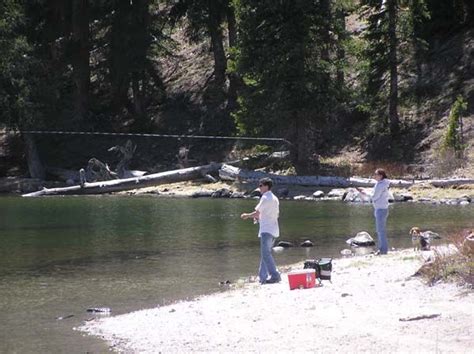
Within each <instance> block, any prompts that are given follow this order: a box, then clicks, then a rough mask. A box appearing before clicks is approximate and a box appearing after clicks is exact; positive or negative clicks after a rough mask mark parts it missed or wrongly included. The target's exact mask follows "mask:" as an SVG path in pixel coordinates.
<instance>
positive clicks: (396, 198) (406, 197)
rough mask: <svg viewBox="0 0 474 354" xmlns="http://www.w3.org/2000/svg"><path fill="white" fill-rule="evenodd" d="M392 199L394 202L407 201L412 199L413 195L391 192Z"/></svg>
mask: <svg viewBox="0 0 474 354" xmlns="http://www.w3.org/2000/svg"><path fill="white" fill-rule="evenodd" d="M393 200H394V201H395V202H408V201H409V200H413V196H412V195H411V194H409V193H393Z"/></svg>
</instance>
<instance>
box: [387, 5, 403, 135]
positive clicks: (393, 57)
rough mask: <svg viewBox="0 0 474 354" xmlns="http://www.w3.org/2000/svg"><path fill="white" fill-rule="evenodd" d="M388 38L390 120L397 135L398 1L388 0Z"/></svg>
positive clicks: (392, 129) (391, 126) (392, 131)
mask: <svg viewBox="0 0 474 354" xmlns="http://www.w3.org/2000/svg"><path fill="white" fill-rule="evenodd" d="M387 11H388V37H389V58H388V59H389V66H390V93H389V113H388V115H389V120H390V131H391V133H392V134H395V135H396V134H397V133H398V131H399V125H400V123H399V119H398V69H397V42H398V40H397V32H396V30H397V0H387Z"/></svg>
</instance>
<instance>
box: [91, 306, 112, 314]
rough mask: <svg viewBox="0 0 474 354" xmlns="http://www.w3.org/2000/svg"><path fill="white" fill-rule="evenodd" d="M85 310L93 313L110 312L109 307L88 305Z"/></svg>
mask: <svg viewBox="0 0 474 354" xmlns="http://www.w3.org/2000/svg"><path fill="white" fill-rule="evenodd" d="M87 312H93V313H110V312H112V310H111V309H110V307H90V308H88V309H87Z"/></svg>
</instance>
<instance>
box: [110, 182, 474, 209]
mask: <svg viewBox="0 0 474 354" xmlns="http://www.w3.org/2000/svg"><path fill="white" fill-rule="evenodd" d="M253 187H254V185H253V184H249V183H223V182H217V183H210V184H209V183H207V184H206V183H200V182H195V181H190V182H178V183H171V184H165V185H160V186H155V187H147V188H141V189H134V190H130V191H124V192H118V193H115V195H129V196H136V195H152V196H155V197H162V198H169V197H171V198H231V199H234V198H235V199H252V198H254V199H256V198H257V197H258V194H256V195H255V194H253V192H254V188H253ZM362 189H364V190H365V191H366V192H368V193H370V191H371V190H372V188H362ZM273 190H274V193H276V195H277V196H278V198H279V199H281V200H294V201H306V202H325V201H342V202H346V203H352V204H370V203H369V202H368V201H367V200H364V198H363V197H361V196H360V193H359V192H358V191H357V190H356V189H355V188H352V187H349V188H332V187H321V188H318V187H308V186H295V185H275V186H274V188H273ZM390 190H391V193H392V195H393V199H392V200H391V203H421V204H435V205H441V204H443V205H470V204H474V185H466V186H461V187H457V188H439V187H429V186H420V187H417V188H412V189H410V188H408V189H407V188H396V187H392V188H390Z"/></svg>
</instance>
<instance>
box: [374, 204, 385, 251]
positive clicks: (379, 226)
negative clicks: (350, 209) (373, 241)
mask: <svg viewBox="0 0 474 354" xmlns="http://www.w3.org/2000/svg"><path fill="white" fill-rule="evenodd" d="M374 214H375V228H376V230H377V237H378V239H379V243H378V245H379V250H380V253H381V254H387V252H388V242H387V218H388V209H375V213H374Z"/></svg>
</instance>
